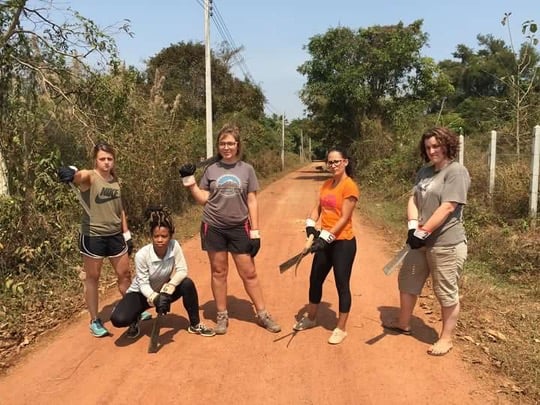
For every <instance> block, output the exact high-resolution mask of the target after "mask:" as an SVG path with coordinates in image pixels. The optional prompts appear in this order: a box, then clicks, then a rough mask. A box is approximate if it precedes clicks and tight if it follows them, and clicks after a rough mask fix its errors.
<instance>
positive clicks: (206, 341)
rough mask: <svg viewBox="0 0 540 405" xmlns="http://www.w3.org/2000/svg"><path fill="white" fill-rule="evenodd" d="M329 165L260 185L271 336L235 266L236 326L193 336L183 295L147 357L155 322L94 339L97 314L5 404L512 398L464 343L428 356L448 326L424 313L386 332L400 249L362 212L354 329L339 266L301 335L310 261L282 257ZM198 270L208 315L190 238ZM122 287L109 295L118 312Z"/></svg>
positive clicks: (38, 363) (40, 362)
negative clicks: (343, 317)
mask: <svg viewBox="0 0 540 405" xmlns="http://www.w3.org/2000/svg"><path fill="white" fill-rule="evenodd" d="M324 178H326V175H325V174H324V173H321V172H320V171H317V170H315V165H311V166H310V167H306V168H304V169H303V170H299V171H296V172H294V173H292V174H289V175H287V176H286V177H285V178H283V179H281V180H279V181H277V182H275V183H273V184H271V185H269V186H268V187H266V188H265V189H264V190H263V191H262V192H261V193H260V200H259V201H260V212H261V235H262V249H261V251H260V253H259V255H258V256H257V260H256V262H257V267H258V271H259V274H260V277H261V282H262V284H263V291H264V294H265V298H266V301H267V306H268V309H269V311H270V312H271V313H272V315H273V316H274V317H275V318H276V319H277V320H278V321H279V322H280V323H281V325H282V327H283V330H282V332H281V333H279V334H271V333H269V332H267V331H265V330H264V329H262V328H261V327H259V326H257V325H256V323H255V318H254V315H253V309H252V306H251V303H250V301H249V300H248V297H247V295H246V293H245V292H244V289H243V288H242V284H241V282H240V278H239V277H238V275H237V274H236V271H235V270H234V267H233V270H232V271H231V274H230V275H229V303H230V305H229V313H230V316H231V321H230V325H229V332H228V333H227V334H226V335H224V336H216V337H213V338H203V337H200V336H195V335H190V334H188V333H187V331H186V328H187V326H188V322H187V319H186V313H185V311H184V309H183V306H182V303H181V302H176V303H175V304H173V309H172V311H173V312H172V314H170V315H168V316H167V317H166V318H165V321H164V327H163V329H162V331H161V333H162V334H161V336H160V342H161V343H162V344H163V346H162V347H161V349H160V351H159V352H158V353H157V354H147V352H146V350H147V346H148V340H149V334H150V329H151V321H146V322H144V323H143V328H142V336H141V337H140V338H139V339H138V340H136V341H134V342H132V341H128V340H127V339H125V338H124V337H123V336H122V334H123V330H121V329H115V328H114V327H112V325H110V323H109V322H108V321H107V323H106V325H107V327H109V328H110V330H111V332H112V333H113V336H111V337H107V338H102V339H96V338H94V337H92V336H90V334H89V332H88V319H87V314H86V313H85V314H83V315H81V316H80V317H79V318H78V319H76V320H75V321H74V322H72V323H71V324H70V325H67V326H66V327H64V328H62V330H60V331H59V332H57V333H54V336H52V337H50V338H49V339H47V342H44V343H42V344H40V345H39V347H38V348H37V349H36V350H35V351H34V352H33V353H31V355H29V356H26V357H25V358H24V360H23V361H21V363H20V364H19V365H17V366H16V367H13V368H12V369H11V370H10V371H9V372H8V374H7V375H6V376H4V377H2V378H1V379H0V404H2V405H8V404H10V405H11V404H30V403H39V404H53V403H54V404H128V403H129V404H133V403H140V404H145V405H150V404H173V403H174V404H180V403H201V404H218V403H219V404H410V403H416V404H428V403H430V404H431V403H440V404H474V403H478V404H480V403H481V404H486V403H502V402H503V401H502V400H501V398H497V397H496V396H495V395H494V394H492V392H493V391H492V390H491V389H490V388H489V387H488V386H486V385H484V384H486V383H483V382H481V381H479V380H476V379H475V378H474V377H473V376H472V374H471V373H470V371H469V370H468V368H467V365H466V364H465V363H463V362H462V361H461V355H460V350H459V347H456V348H455V349H454V350H453V351H452V352H451V353H450V354H448V355H447V356H445V357H441V358H434V357H431V356H428V355H427V354H426V349H427V348H428V346H429V344H430V343H432V342H434V339H435V338H436V333H437V331H436V330H435V329H434V328H438V327H439V324H438V323H436V324H432V323H429V322H427V320H426V319H425V318H423V316H424V315H423V313H422V311H421V310H418V311H417V312H416V315H417V316H418V317H417V318H415V319H414V323H413V328H414V336H402V335H399V336H396V335H390V334H385V333H384V331H383V329H382V328H381V320H389V319H392V318H393V316H394V315H395V313H396V311H397V307H398V296H397V291H396V274H393V275H391V276H390V277H387V276H385V275H384V274H383V272H382V270H381V269H382V266H383V265H384V263H385V262H386V261H387V260H388V259H389V258H390V257H391V256H392V253H393V252H392V249H390V248H389V246H388V244H387V243H386V242H385V240H384V235H381V234H380V231H378V230H376V229H373V228H370V227H369V226H368V225H366V224H365V222H364V221H363V220H362V218H361V217H359V216H358V215H357V213H355V218H354V220H355V224H354V225H355V230H356V234H357V240H358V254H357V258H356V262H355V267H354V270H353V276H352V291H353V307H352V311H351V315H350V317H349V323H348V333H349V336H348V337H347V339H346V340H345V341H344V342H343V343H342V344H341V345H337V346H332V345H329V344H328V343H327V339H328V337H329V336H330V333H331V331H332V329H333V328H334V327H335V323H336V319H337V318H336V308H337V295H336V292H335V288H334V280H333V277H332V275H330V276H329V278H328V279H327V281H326V283H325V289H324V293H323V304H322V305H321V311H320V317H319V326H318V327H316V328H314V329H311V330H308V331H304V332H300V333H298V334H296V335H295V336H294V335H292V334H291V332H292V325H293V324H294V322H295V316H297V314H300V313H303V312H304V306H305V304H306V301H307V290H308V276H309V266H310V263H311V259H310V258H309V257H308V258H306V259H305V260H304V262H302V264H301V266H300V268H299V271H298V275H297V276H296V277H295V275H294V272H293V271H289V272H286V273H284V274H280V273H279V270H278V265H279V263H281V262H282V261H283V260H285V259H287V258H288V257H290V256H292V255H293V254H295V253H297V251H298V249H300V248H301V246H302V244H303V241H304V238H305V235H304V219H305V217H306V215H307V213H308V211H309V210H310V209H311V207H312V204H313V202H314V199H315V197H316V195H317V190H318V187H319V185H320V184H321V181H322V180H323V179H324ZM183 249H184V252H185V254H186V257H187V260H188V264H189V266H190V276H191V277H192V278H193V279H194V280H195V282H196V285H197V287H198V290H199V298H200V305H201V315H202V318H203V321H205V322H206V323H207V324H210V325H213V320H214V319H215V308H214V304H213V300H212V293H211V290H210V283H209V281H210V277H209V266H208V261H207V258H206V255H205V254H204V253H203V252H202V251H201V250H200V243H199V239H198V237H195V238H194V239H192V240H189V241H187V242H186V243H184V244H183ZM117 299H118V294H117V293H112V294H111V296H110V297H109V298H108V299H106V300H104V301H102V303H101V305H102V306H104V309H103V311H102V314H103V317H104V319H107V320H108V316H109V314H110V311H111V308H112V306H113V305H114V303H115V301H116V300H117Z"/></svg>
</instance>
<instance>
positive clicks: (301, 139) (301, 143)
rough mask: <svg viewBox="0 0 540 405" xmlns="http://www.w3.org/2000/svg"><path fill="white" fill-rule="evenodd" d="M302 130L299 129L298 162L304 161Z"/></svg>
mask: <svg viewBox="0 0 540 405" xmlns="http://www.w3.org/2000/svg"><path fill="white" fill-rule="evenodd" d="M304 157H305V156H304V131H303V130H300V162H302V163H304Z"/></svg>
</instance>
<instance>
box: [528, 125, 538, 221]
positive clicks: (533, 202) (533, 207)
mask: <svg viewBox="0 0 540 405" xmlns="http://www.w3.org/2000/svg"><path fill="white" fill-rule="evenodd" d="M532 149H533V153H532V161H531V169H532V179H531V199H530V209H529V214H530V217H531V226H532V228H533V229H534V228H535V227H536V214H537V212H538V211H537V209H538V173H539V172H540V125H536V126H535V127H534V128H533V148H532Z"/></svg>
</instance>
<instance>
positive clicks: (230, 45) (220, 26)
mask: <svg viewBox="0 0 540 405" xmlns="http://www.w3.org/2000/svg"><path fill="white" fill-rule="evenodd" d="M196 1H197V3H198V4H199V5H200V6H201V7H202V8H203V10H204V7H205V4H204V1H203V0H196ZM210 4H211V7H210V17H211V19H212V21H213V22H214V25H215V27H216V29H217V31H218V33H219V35H220V36H221V38H222V39H223V43H224V44H225V47H226V49H227V50H228V51H229V52H231V54H232V55H233V57H234V59H235V61H236V63H235V64H236V65H237V66H238V68H239V69H240V71H241V72H242V74H243V75H244V77H245V78H246V79H247V80H248V81H250V82H251V83H253V84H255V83H256V82H255V79H254V78H253V75H252V74H251V72H250V71H249V68H248V66H247V63H246V61H245V59H244V57H243V56H242V54H241V52H239V48H238V47H237V46H236V43H235V41H234V39H233V37H232V35H231V32H230V31H229V29H228V28H227V24H226V23H225V20H224V19H223V16H222V15H221V12H220V11H219V9H218V7H217V4H216V0H211V1H210ZM265 107H266V109H268V110H269V111H270V112H271V113H272V114H275V115H280V114H279V113H277V112H276V111H277V109H276V108H275V107H274V106H273V105H272V104H271V103H270V102H269V101H268V100H266V102H265Z"/></svg>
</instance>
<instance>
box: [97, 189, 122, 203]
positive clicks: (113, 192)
mask: <svg viewBox="0 0 540 405" xmlns="http://www.w3.org/2000/svg"><path fill="white" fill-rule="evenodd" d="M117 198H120V190H118V189H116V188H107V187H104V188H102V189H101V191H100V193H99V194H98V195H96V204H105V203H107V202H109V201H112V200H116V199H117Z"/></svg>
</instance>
